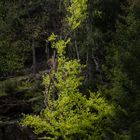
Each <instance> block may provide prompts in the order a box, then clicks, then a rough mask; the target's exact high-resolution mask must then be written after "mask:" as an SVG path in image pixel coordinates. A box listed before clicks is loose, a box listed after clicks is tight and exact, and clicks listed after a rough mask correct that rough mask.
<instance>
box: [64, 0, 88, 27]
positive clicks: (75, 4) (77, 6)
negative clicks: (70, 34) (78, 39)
mask: <svg viewBox="0 0 140 140" xmlns="http://www.w3.org/2000/svg"><path fill="white" fill-rule="evenodd" d="M87 2H88V0H73V1H72V2H71V5H70V6H69V7H68V8H67V11H68V12H69V14H70V16H67V18H66V19H67V21H68V23H69V26H70V27H71V29H72V30H74V29H76V28H77V27H78V26H79V25H80V24H81V22H82V21H84V20H85V18H86V15H87V13H86V10H87Z"/></svg>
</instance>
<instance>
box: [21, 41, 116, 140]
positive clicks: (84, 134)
mask: <svg viewBox="0 0 140 140" xmlns="http://www.w3.org/2000/svg"><path fill="white" fill-rule="evenodd" d="M61 42H63V43H61ZM59 43H60V44H59ZM67 43H68V42H65V41H63V40H60V41H57V42H55V43H54V44H55V45H54V46H55V47H56V49H57V52H58V68H57V69H56V70H52V71H51V73H50V75H47V74H46V75H45V76H44V84H45V86H46V90H47V91H48V88H49V84H50V81H51V78H52V77H54V80H53V85H51V87H50V91H49V93H48V94H49V95H48V97H49V100H48V106H47V107H46V109H44V110H43V111H42V112H41V114H40V115H33V116H31V115H27V116H26V117H25V118H24V120H23V121H22V122H21V124H22V125H26V126H29V127H31V128H33V129H34V132H35V133H36V134H38V135H39V134H41V135H42V136H44V137H43V138H42V139H49V138H50V139H59V138H61V139H92V138H93V137H94V138H96V139H99V140H100V139H102V138H104V137H105V135H106V134H105V131H106V129H107V126H108V125H109V124H110V123H111V119H112V118H114V117H115V115H116V114H115V106H114V105H112V104H110V103H109V102H107V101H106V100H105V98H103V97H102V96H101V95H100V94H99V93H90V96H89V98H86V97H85V96H83V95H82V93H80V92H79V89H78V88H79V86H80V85H81V84H82V83H81V80H82V77H81V76H80V73H81V70H82V68H83V67H84V66H82V65H81V64H80V63H79V61H78V60H69V59H66V58H65V56H64V55H63V52H64V49H65V48H66V45H67ZM50 77H51V78H50ZM54 86H55V88H56V90H57V94H58V99H57V100H54V99H53V97H52V94H53V90H54V89H53V87H54Z"/></svg>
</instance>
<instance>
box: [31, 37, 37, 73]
mask: <svg viewBox="0 0 140 140" xmlns="http://www.w3.org/2000/svg"><path fill="white" fill-rule="evenodd" d="M32 55H33V56H32V59H33V75H35V74H36V53H35V40H34V39H32Z"/></svg>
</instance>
